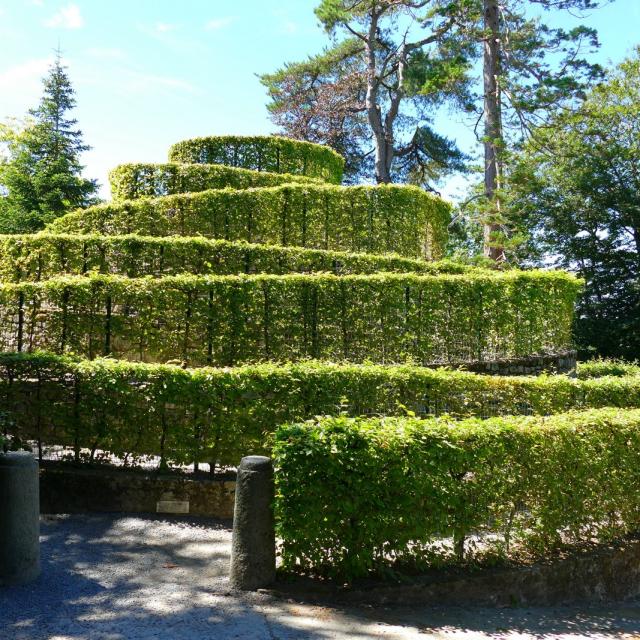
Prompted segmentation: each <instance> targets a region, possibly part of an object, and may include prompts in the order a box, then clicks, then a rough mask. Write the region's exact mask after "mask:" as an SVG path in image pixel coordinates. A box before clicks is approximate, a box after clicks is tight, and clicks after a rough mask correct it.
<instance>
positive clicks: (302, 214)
mask: <svg viewBox="0 0 640 640" xmlns="http://www.w3.org/2000/svg"><path fill="white" fill-rule="evenodd" d="M257 175H265V174H257ZM449 221H450V206H449V205H448V204H447V203H446V202H444V201H443V200H441V199H440V198H436V197H435V196H432V195H430V194H428V193H426V192H425V191H423V190H421V189H419V188H417V187H411V186H398V185H382V186H377V187H336V186H330V185H286V186H280V187H272V188H263V189H247V190H236V189H220V190H209V191H204V192H201V193H194V194H180V195H173V196H169V197H162V198H156V199H141V200H134V201H128V202H116V203H110V204H104V205H99V206H95V207H90V208H88V209H85V210H82V211H78V212H75V213H71V214H68V215H66V216H63V217H61V218H59V219H58V220H56V221H54V222H53V223H52V224H51V225H49V227H48V230H49V231H51V232H52V233H60V232H62V233H99V234H102V235H125V234H130V233H138V234H141V235H150V236H166V235H181V236H206V237H211V238H220V239H225V240H244V241H246V242H256V243H266V244H276V245H282V246H291V245H295V246H299V247H308V248H314V249H329V250H335V251H357V252H362V251H366V252H368V253H388V252H394V253H397V254H400V255H402V256H405V257H412V258H419V257H420V258H422V257H426V258H438V257H440V256H441V255H442V253H443V250H444V246H445V244H446V240H447V225H448V224H449Z"/></svg>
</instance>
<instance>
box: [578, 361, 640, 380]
mask: <svg viewBox="0 0 640 640" xmlns="http://www.w3.org/2000/svg"><path fill="white" fill-rule="evenodd" d="M638 375H640V365H638V364H637V363H636V362H625V361H624V360H604V359H603V360H589V361H588V362H581V363H580V365H579V366H578V377H579V378H582V379H586V378H601V377H602V376H638Z"/></svg>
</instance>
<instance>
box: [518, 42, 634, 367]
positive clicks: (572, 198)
mask: <svg viewBox="0 0 640 640" xmlns="http://www.w3.org/2000/svg"><path fill="white" fill-rule="evenodd" d="M638 166H640V54H639V53H636V55H635V56H633V57H632V58H631V59H629V60H627V61H625V62H624V63H622V64H621V65H620V66H619V68H617V69H616V70H614V71H613V72H611V73H610V75H609V77H608V79H607V81H606V82H605V83H603V84H602V85H600V86H598V87H596V88H595V89H593V91H591V93H590V94H589V95H588V97H587V99H586V101H585V102H584V104H583V105H582V106H581V107H580V109H578V110H577V111H576V112H575V113H569V114H567V113H564V112H561V113H559V114H558V115H557V117H556V118H555V121H554V122H553V126H552V128H549V129H541V130H539V131H538V132H537V134H536V139H535V144H532V145H530V146H529V147H527V148H526V149H525V153H524V154H522V155H521V156H520V157H519V158H517V162H514V167H513V169H512V171H511V172H510V175H509V183H508V185H507V187H508V188H507V195H508V197H509V201H508V204H509V208H510V210H511V212H512V217H514V218H516V220H520V221H521V222H522V224H523V226H524V228H525V229H526V230H527V231H529V233H530V237H531V241H530V243H529V245H528V246H526V247H524V248H523V257H524V258H525V259H528V260H531V261H534V262H538V263H543V262H544V263H545V264H549V263H552V264H554V265H555V266H558V267H561V268H565V269H571V270H573V271H577V272H578V273H579V274H580V276H581V277H582V278H584V280H585V283H586V286H585V290H584V295H583V296H582V297H581V298H580V300H579V303H578V313H577V323H576V338H577V343H578V347H579V349H580V350H581V352H582V353H583V354H584V355H585V356H587V355H588V356H592V355H594V354H597V355H600V356H603V357H623V358H627V359H636V358H638V357H640V195H639V194H640V174H639V173H638Z"/></svg>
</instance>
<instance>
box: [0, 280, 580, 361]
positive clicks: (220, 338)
mask: <svg viewBox="0 0 640 640" xmlns="http://www.w3.org/2000/svg"><path fill="white" fill-rule="evenodd" d="M580 287H581V283H580V281H578V280H576V279H575V278H573V277H571V276H568V275H566V274H563V273H551V272H542V271H540V272H535V271H530V272H505V273H500V272H490V271H482V270H478V271H472V272H468V273H465V274H459V275H456V274H437V275H417V274H377V275H346V276H334V275H329V274H316V275H306V274H305V275H303V274H292V275H283V276H276V275H249V276H186V275H185V276H168V277H164V278H159V279H152V278H138V279H135V278H123V277H120V276H103V275H94V276H90V277H68V278H58V279H52V280H46V281H43V282H37V283H31V282H30V283H21V284H3V285H0V325H1V326H2V327H3V329H4V330H3V332H2V335H1V336H0V349H1V350H3V351H9V350H16V351H23V350H24V351H31V350H34V349H46V350H51V351H54V352H57V353H67V352H72V353H78V354H82V355H85V356H87V357H89V358H93V357H96V356H99V355H103V354H104V355H113V356H114V357H119V358H124V359H128V360H151V361H155V362H163V361H167V360H176V359H177V360H182V361H184V362H185V363H188V364H191V365H196V366H197V365H206V364H216V365H217V364H219V365H234V364H240V363H249V362H267V361H279V362H282V361H297V360H301V359H307V358H321V359H333V360H344V361H349V362H365V361H373V362H380V363H394V362H414V363H418V364H427V363H459V362H469V361H478V360H492V359H494V358H500V357H519V356H528V355H532V354H536V353H558V352H561V351H564V350H566V349H568V348H570V346H571V324H572V310H573V305H574V301H575V298H576V296H577V295H578V293H579V291H580Z"/></svg>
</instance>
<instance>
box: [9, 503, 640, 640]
mask: <svg viewBox="0 0 640 640" xmlns="http://www.w3.org/2000/svg"><path fill="white" fill-rule="evenodd" d="M230 542H231V532H230V530H229V526H228V523H219V522H218V523H216V522H212V521H208V520H207V521H205V520H194V519H182V520H180V519H169V518H167V519H159V518H155V517H149V518H146V517H141V516H124V515H104V516H94V515H84V516H50V517H45V518H43V521H42V555H43V573H42V576H41V578H40V579H39V580H38V581H36V582H34V583H32V584H30V585H25V586H22V587H12V588H4V589H1V588H0V638H1V639H2V640H149V639H151V638H156V639H163V640H164V639H166V640H187V639H188V640H209V639H211V640H213V639H215V640H228V639H231V638H243V639H245V638H246V639H256V640H263V639H264V640H293V639H295V638H300V639H302V638H305V639H310V640H334V639H335V640H337V639H342V638H354V639H356V640H364V639H366V638H388V639H392V638H393V639H397V640H409V639H411V640H414V639H416V640H417V639H418V638H420V639H433V640H435V639H436V638H437V639H441V640H449V639H454V638H461V639H462V638H463V639H465V640H469V639H471V638H491V639H498V638H505V639H506V638H508V639H510V640H511V639H516V638H517V639H519V640H520V639H525V638H527V639H536V640H538V639H544V640H550V639H552V638H553V639H571V640H577V639H578V638H591V639H600V638H602V639H610V638H626V639H631V638H635V639H636V640H640V604H639V603H636V602H634V603H630V604H629V603H627V604H624V605H616V606H598V607H593V606H591V607H589V606H585V607H582V608H575V607H574V608H558V609H502V610H488V609H453V608H448V609H428V608H426V609H417V608H408V607H407V608H402V607H396V608H375V609H374V608H359V609H356V608H349V609H333V608H327V607H318V606H311V605H301V604H295V603H292V602H286V601H281V600H277V599H273V598H271V597H270V596H267V595H261V594H251V595H239V594H237V593H234V592H232V591H231V590H230V589H229V586H228V581H227V577H226V574H227V567H228V563H229V548H230Z"/></svg>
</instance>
